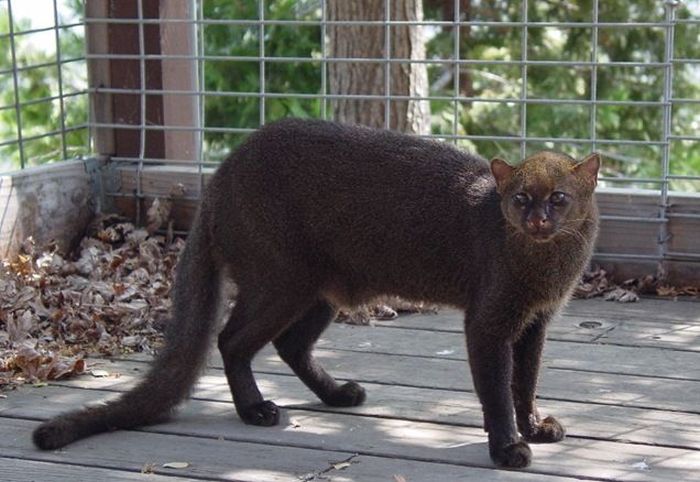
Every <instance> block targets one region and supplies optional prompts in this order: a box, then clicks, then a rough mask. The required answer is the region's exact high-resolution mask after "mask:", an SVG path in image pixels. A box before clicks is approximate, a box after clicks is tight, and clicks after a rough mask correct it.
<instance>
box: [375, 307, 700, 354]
mask: <svg viewBox="0 0 700 482" xmlns="http://www.w3.org/2000/svg"><path fill="white" fill-rule="evenodd" d="M668 303H672V302H668ZM630 304H633V303H630ZM679 304H681V303H680V302H679ZM683 304H686V303H683ZM687 304H692V305H697V304H698V303H687ZM608 306H610V307H611V311H612V310H613V303H608ZM648 318H649V316H648V315H647V319H637V318H634V317H632V318H625V317H623V316H620V315H618V316H617V317H613V316H610V317H607V318H606V317H604V316H603V315H599V314H595V315H588V316H581V315H578V314H575V315H574V314H572V313H571V312H569V313H568V314H564V316H560V317H559V318H557V319H556V320H555V321H554V322H553V323H552V324H551V325H550V326H549V328H548V329H547V336H548V338H549V339H550V340H558V341H570V342H578V343H593V342H595V343H599V344H611V345H620V346H630V347H637V346H640V347H655V348H666V349H674V350H681V351H692V352H700V324H698V323H697V322H696V321H688V320H685V319H681V318H680V317H679V318H678V321H675V322H674V321H672V320H671V319H665V320H650V319H648ZM462 319H463V315H462V314H461V313H460V312H458V311H455V310H450V309H443V310H441V311H440V313H439V314H438V315H437V316H435V315H431V314H414V315H407V316H402V317H400V318H399V319H396V320H388V321H379V322H377V325H380V326H387V327H391V326H396V327H401V328H413V329H419V330H428V331H446V332H455V333H456V332H459V333H462V332H463V328H462V324H463V322H462ZM588 321H596V322H599V323H601V326H600V327H598V328H584V327H581V326H579V325H580V323H582V322H588Z"/></svg>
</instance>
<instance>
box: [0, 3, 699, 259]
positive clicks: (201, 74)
mask: <svg viewBox="0 0 700 482" xmlns="http://www.w3.org/2000/svg"><path fill="white" fill-rule="evenodd" d="M204 1H205V0H195V2H196V3H195V4H194V5H195V8H194V9H193V12H192V18H145V15H144V11H143V3H144V2H143V0H138V1H137V2H136V3H137V8H138V15H137V16H136V18H86V19H84V20H81V21H80V22H79V23H75V22H69V23H66V24H59V15H58V8H59V7H58V6H57V3H60V2H57V0H54V1H53V4H54V25H53V26H52V27H48V28H30V29H27V30H25V31H21V32H20V31H16V30H14V29H13V22H12V7H11V2H10V1H9V0H8V3H7V5H8V10H9V14H10V31H9V33H7V34H1V35H0V40H2V39H8V40H9V43H10V47H11V53H12V61H13V67H12V68H11V69H4V70H0V75H3V74H8V75H13V80H14V89H15V98H14V104H11V103H8V104H7V105H0V111H3V110H9V109H15V112H16V116H17V120H18V126H17V136H16V137H15V138H12V139H0V147H2V146H15V145H16V146H17V148H18V150H19V152H20V158H21V160H22V161H21V162H22V166H24V165H25V157H26V155H25V154H26V153H25V152H24V148H23V146H24V143H25V142H27V141H28V140H32V139H37V138H41V137H45V136H52V135H60V136H61V139H62V151H63V156H64V157H66V156H67V143H66V134H67V133H68V132H71V131H72V130H76V129H81V128H85V127H86V126H85V125H79V126H67V125H65V106H64V102H65V100H66V99H67V98H69V97H74V96H77V95H81V94H84V93H85V92H87V93H88V94H90V95H91V96H92V97H95V96H94V94H97V93H99V94H116V95H120V96H126V95H134V96H139V97H138V98H139V101H138V104H139V106H140V118H139V119H138V121H135V120H130V121H127V120H118V119H114V120H113V121H112V122H98V121H96V120H95V119H92V118H90V120H89V122H88V124H87V125H88V126H89V127H90V128H91V129H92V130H93V131H94V129H95V128H105V129H124V130H137V131H138V132H139V149H138V155H137V156H136V157H133V158H132V157H128V156H121V155H120V156H115V157H113V158H112V161H113V162H115V163H117V164H119V165H132V166H135V167H136V177H137V179H136V184H135V192H133V193H120V192H113V193H108V195H110V196H114V197H120V198H123V197H133V198H135V199H136V200H137V201H136V202H137V209H136V215H137V216H141V207H142V200H143V199H146V198H147V197H148V196H149V193H147V192H145V190H144V189H145V186H144V184H143V175H144V172H145V171H146V170H147V169H149V168H150V167H152V166H156V165H174V166H178V167H179V168H183V169H184V168H186V167H188V166H190V167H192V172H193V173H195V174H196V175H197V176H198V178H199V186H200V188H201V187H203V184H204V175H205V170H204V167H206V168H207V171H206V172H209V171H210V169H209V168H210V167H213V166H215V165H216V162H213V161H211V159H209V158H207V148H208V147H209V146H208V144H207V143H208V140H207V139H208V138H207V137H205V136H206V135H208V134H221V135H224V134H226V135H244V134H247V133H250V132H253V131H254V130H255V129H254V127H255V121H257V123H259V124H260V125H262V124H264V123H265V122H266V121H267V120H268V119H269V118H271V112H272V108H273V107H274V106H275V105H276V104H274V103H273V100H274V101H275V102H277V101H278V100H280V99H281V100H292V99H298V100H304V101H314V102H318V105H319V108H318V109H319V111H318V112H320V114H318V115H320V116H321V117H323V118H329V117H332V108H331V107H332V101H335V100H339V99H351V100H368V101H379V102H383V106H384V125H385V126H386V127H390V126H391V120H392V119H391V115H392V109H391V108H392V103H396V102H402V101H417V102H441V103H445V104H446V105H447V106H448V109H451V110H452V112H453V117H452V119H449V118H448V120H447V124H446V127H445V129H444V131H445V132H441V133H439V134H430V135H425V137H431V138H436V139H441V140H447V141H451V142H454V143H459V142H460V141H494V142H504V143H511V144H510V145H512V146H513V147H514V148H515V149H516V150H518V151H519V152H520V155H521V156H522V157H525V156H526V154H527V152H528V149H529V148H532V146H533V145H535V144H547V145H560V144H568V145H574V146H580V147H585V148H587V149H588V148H590V149H591V150H603V151H604V150H605V149H609V148H611V149H615V148H619V147H620V146H626V147H628V148H630V150H632V148H647V149H649V150H650V151H653V152H654V153H658V169H659V172H660V174H659V176H658V177H650V175H649V174H645V175H644V176H637V177H635V176H621V177H614V176H602V177H601V178H600V180H601V181H602V182H603V183H607V185H614V186H621V185H623V186H652V187H653V188H654V189H653V190H650V192H653V193H655V194H656V198H655V201H658V207H655V208H654V210H653V211H654V212H653V214H651V215H650V214H648V213H647V214H645V215H644V216H641V215H640V216H634V215H619V216H605V217H604V219H605V221H606V222H615V223H618V222H619V223H643V224H645V225H652V226H658V249H657V250H656V252H650V253H645V254H629V253H599V255H600V257H601V258H605V257H613V258H617V259H628V258H629V259H645V260H646V259H649V260H651V259H654V260H659V259H691V258H692V259H693V260H696V258H697V259H700V255H698V254H693V253H679V252H674V251H672V250H671V249H670V248H669V242H668V241H669V236H670V235H671V233H670V229H671V228H672V226H673V223H671V222H670V220H672V219H674V218H679V219H680V218H684V219H700V214H696V213H695V212H687V213H686V212H683V213H676V212H674V210H673V207H672V206H670V205H669V204H670V201H673V193H671V192H670V191H669V189H670V187H671V182H673V186H676V185H677V184H678V183H691V182H696V181H700V173H698V174H697V175H695V174H694V173H690V174H676V173H671V160H672V158H671V156H672V150H671V149H672V147H673V146H674V145H677V144H673V143H674V142H675V143H678V142H700V136H699V135H696V134H695V133H693V132H690V133H688V132H682V131H681V132H674V131H673V128H672V127H673V122H672V121H673V114H674V110H673V108H674V106H678V105H682V104H685V105H688V106H691V107H692V106H697V105H698V104H700V99H695V98H683V97H682V95H681V94H679V93H678V92H675V95H674V75H673V74H674V69H677V68H678V67H683V66H697V65H700V59H695V58H687V55H686V56H684V55H678V56H676V54H677V53H678V52H676V51H675V50H674V37H675V35H676V28H677V26H679V25H686V26H696V25H700V19H698V18H690V19H679V18H676V11H677V9H678V7H679V3H678V2H676V1H664V0H660V1H663V2H664V8H665V15H664V17H663V18H658V19H651V21H630V22H618V21H615V22H607V21H601V19H600V17H601V16H602V15H601V12H600V8H599V7H600V4H599V1H600V0H594V1H593V2H591V5H592V7H591V8H592V11H591V17H590V21H584V22H569V21H531V20H530V17H529V13H531V12H532V8H531V7H532V2H529V1H528V0H523V1H522V2H521V3H520V5H519V7H518V10H517V15H518V17H517V20H513V21H494V20H467V19H466V18H465V14H466V13H467V12H464V11H461V2H460V0H453V9H454V13H453V16H452V18H446V19H444V20H423V19H416V20H399V19H397V18H396V17H397V14H398V13H400V12H396V11H394V12H392V10H395V9H396V8H397V5H400V2H393V0H384V1H383V2H380V3H381V4H383V8H384V13H383V17H381V16H379V17H377V18H376V19H374V20H334V19H330V18H329V9H328V5H327V2H326V1H325V0H319V8H318V10H316V12H314V13H312V14H311V15H310V17H311V18H300V19H284V20H282V19H273V18H269V17H270V16H271V15H270V14H269V13H268V12H271V11H272V9H270V8H268V7H269V6H270V5H271V1H272V0H267V1H266V0H255V1H256V3H255V8H254V10H253V12H254V13H253V14H252V15H255V16H256V17H257V18H248V19H241V18H238V19H219V18H217V19H211V18H205V9H204ZM249 1H253V0H249ZM392 2H393V3H392ZM392 17H393V18H392ZM100 24H101V25H134V26H136V27H137V28H138V37H139V38H138V45H139V51H138V53H134V54H114V53H89V54H86V55H85V56H84V57H78V58H63V55H62V52H61V51H60V45H59V40H60V38H59V32H60V31H64V30H66V29H70V28H76V27H80V26H84V25H100ZM163 24H173V25H178V24H180V25H190V26H192V28H194V29H196V30H195V31H196V37H197V45H196V49H195V51H194V52H186V53H173V52H172V51H169V52H167V53H162V52H161V53H147V50H148V51H150V50H151V49H147V48H146V47H147V42H148V39H146V38H145V36H144V28H148V29H150V28H156V27H157V26H158V25H163ZM146 26H149V27H146ZM216 26H225V27H244V28H248V29H251V32H252V34H253V36H254V37H257V42H258V46H257V47H256V48H255V50H253V51H252V52H251V53H252V54H253V55H235V56H234V55H223V54H220V53H207V51H206V49H205V45H204V42H205V38H206V35H205V29H207V28H208V27H216ZM334 26H346V27H347V26H363V27H376V28H377V29H379V28H382V29H383V36H382V37H381V40H380V42H381V44H382V45H381V48H382V49H383V53H382V54H381V55H378V56H376V57H374V58H364V57H363V58H356V57H332V56H331V55H329V53H332V52H329V49H328V46H327V43H328V29H329V27H334ZM273 27H314V28H318V32H319V33H318V36H317V37H316V34H314V36H315V37H316V38H318V46H317V48H316V49H314V53H313V54H311V55H309V56H284V57H283V56H280V55H279V54H276V53H275V50H274V49H273V48H271V38H272V37H271V36H272V35H274V32H275V30H276V29H275V28H273ZM402 27H421V28H424V29H435V30H439V29H442V31H445V32H447V31H449V32H451V35H452V37H451V39H449V41H450V43H451V48H452V52H451V55H446V56H445V57H446V58H426V59H411V58H402V57H394V56H393V55H392V42H393V43H395V37H393V38H392V35H396V34H395V32H396V31H398V30H399V29H400V28H402ZM478 28H499V29H500V28H505V29H512V30H513V34H514V35H515V36H519V39H520V43H521V44H520V52H519V54H518V53H516V54H515V55H514V58H509V57H505V56H504V57H503V58H463V57H467V56H466V55H465V54H464V52H462V51H461V44H462V43H464V38H461V37H462V36H463V35H462V32H464V30H462V29H478ZM546 28H551V29H573V30H576V29H589V30H590V36H589V35H588V32H585V33H583V35H584V36H585V38H587V39H588V38H590V44H591V51H590V57H587V58H585V59H580V60H576V59H572V58H561V59H541V58H531V57H535V56H536V55H535V54H534V53H533V51H532V50H531V47H532V46H531V45H530V44H529V41H532V35H533V34H534V33H535V29H546ZM253 29H257V32H255V30H253ZM518 29H520V30H518ZM604 29H607V32H610V31H613V30H618V29H622V30H623V31H624V30H628V29H657V30H659V31H661V30H663V32H664V49H663V58H662V59H655V61H650V62H646V61H640V60H639V59H637V58H633V59H631V60H619V59H615V60H610V59H608V58H606V57H605V55H601V52H602V47H601V45H602V37H601V35H602V33H603V31H604ZM51 30H53V31H54V35H55V38H56V44H57V52H56V56H55V58H54V59H52V60H51V62H38V63H36V64H28V65H22V66H19V65H17V59H16V56H15V38H16V37H17V36H20V35H22V36H31V35H32V34H39V33H41V32H48V31H51ZM256 33H257V35H255V34H256ZM582 38H583V37H582ZM394 47H395V46H394ZM394 50H396V49H394ZM85 59H87V61H97V60H132V61H137V62H138V64H139V86H138V88H122V87H119V86H93V87H91V88H89V89H87V90H86V91H77V92H64V90H70V89H66V88H65V86H64V85H63V84H64V82H63V81H62V74H61V68H62V67H63V66H65V65H66V64H69V63H77V62H80V61H83V60H85ZM169 60H187V61H190V62H191V63H192V64H193V65H196V66H197V69H198V72H197V83H198V85H197V86H196V87H194V88H193V89H179V90H173V89H167V88H155V87H148V86H147V84H146V80H147V79H146V77H147V76H146V67H147V64H148V63H149V62H152V61H155V62H157V61H164V62H163V64H161V65H165V61H169ZM217 62H221V63H223V62H225V63H227V64H233V65H235V64H236V63H255V64H256V65H257V69H256V70H257V76H258V79H257V82H258V85H257V86H252V87H251V88H250V90H251V91H250V92H245V91H230V90H222V91H217V90H212V88H211V87H209V89H207V86H206V84H205V79H206V77H205V72H206V71H207V69H208V68H211V66H213V65H215V63H217ZM332 63H348V64H360V63H364V64H377V65H378V66H380V67H379V68H380V69H381V71H382V72H383V75H384V80H383V83H382V84H380V85H381V87H380V89H379V91H378V92H376V93H374V94H361V95H360V94H332V93H330V92H329V91H330V86H329V83H330V79H329V66H330V65H331V64H332ZM285 64H287V66H288V64H293V65H298V66H301V67H303V68H306V67H308V66H309V65H313V66H314V68H315V67H318V69H319V78H318V80H319V84H318V85H317V87H316V89H318V91H317V92H292V91H291V88H286V87H282V88H279V87H275V86H274V85H275V84H274V83H273V82H272V80H273V79H274V77H273V73H274V70H273V68H274V67H275V66H277V65H285ZM410 64H424V65H426V66H427V67H439V68H442V69H444V71H445V72H447V73H448V74H450V73H451V77H452V78H451V79H450V81H451V86H450V81H448V83H447V84H446V85H447V86H448V87H447V90H442V91H440V93H435V92H431V93H430V94H426V95H395V94H394V93H393V92H392V91H391V77H392V74H394V75H396V73H397V72H398V71H400V70H401V69H402V68H403V67H404V66H405V65H410ZM44 67H49V68H57V69H59V77H58V84H59V85H58V89H59V92H58V95H52V96H49V97H44V98H42V99H30V100H21V99H20V96H19V94H18V74H20V75H21V73H22V72H27V71H31V70H33V69H40V68H44ZM536 67H560V68H566V69H571V71H573V72H576V75H578V76H580V77H582V78H584V79H585V81H586V83H588V82H590V88H589V91H588V92H587V93H586V94H584V95H582V94H577V93H576V92H575V91H574V90H573V89H571V91H570V95H568V96H567V97H571V98H553V97H552V96H551V95H549V96H548V94H547V93H545V95H543V96H541V97H537V96H536V95H535V93H533V92H532V91H528V83H530V84H532V79H533V78H534V77H533V76H534V75H535V73H534V72H535V68H536ZM476 68H483V69H485V70H488V69H498V68H512V70H513V71H515V72H519V76H520V79H519V82H520V85H519V86H517V85H516V87H515V89H516V90H515V92H514V93H508V95H509V96H515V97H509V96H506V95H502V96H498V97H488V96H486V95H476V94H472V93H471V92H462V90H461V89H462V87H461V85H460V81H461V80H464V78H463V76H465V75H467V74H466V73H465V71H466V70H465V71H463V70H462V69H476ZM606 69H638V71H639V72H654V73H656V74H658V75H663V85H662V92H661V95H660V96H659V99H658V100H654V98H652V100H645V101H636V100H612V99H606V98H604V97H605V95H604V94H603V92H604V90H603V89H602V88H599V87H600V82H601V79H602V78H604V77H603V76H604V74H605V73H606V72H607V70H606ZM163 75H167V73H166V72H164V73H163ZM517 75H518V74H517V73H516V74H515V76H517ZM528 76H530V77H531V78H530V82H528ZM149 83H151V85H155V83H152V82H150V81H149ZM256 87H257V88H256ZM274 90H280V91H274ZM446 92H447V93H446ZM450 93H451V94H452V95H450ZM463 94H464V95H463ZM149 96H154V97H155V98H161V99H163V102H165V99H166V97H167V98H169V99H172V96H190V97H192V98H196V99H197V100H198V110H197V115H198V117H199V122H198V123H197V125H196V126H194V127H193V126H190V125H188V126H179V125H167V124H165V123H159V124H155V123H154V124H149V122H150V121H151V117H150V116H147V112H148V108H149V104H150V102H147V99H148V98H149ZM601 97H603V98H601ZM229 98H230V99H242V100H244V99H251V101H250V103H251V104H253V103H254V102H256V101H257V102H258V108H259V113H258V114H259V115H258V116H257V119H253V124H252V125H245V126H241V127H237V126H236V123H235V119H231V121H230V124H227V125H213V122H212V121H211V119H207V118H206V114H207V112H208V110H207V107H210V106H211V105H212V104H210V103H216V102H224V99H229ZM54 101H58V103H59V104H60V110H61V129H60V130H58V131H56V130H52V131H51V132H46V133H41V134H39V135H33V136H32V137H27V136H26V132H23V131H22V123H21V109H22V108H23V107H24V106H28V105H34V104H38V103H41V102H54ZM171 101H172V100H171ZM176 102H177V99H176ZM478 103H483V104H484V105H487V104H488V105H491V106H498V107H500V106H504V107H506V108H509V107H512V108H513V112H514V115H517V116H518V119H517V120H516V121H515V122H514V126H513V128H512V131H513V132H498V133H494V134H492V135H480V134H474V133H470V132H466V133H464V132H463V131H462V129H461V123H460V121H461V120H462V119H460V117H463V116H464V114H465V112H466V107H465V106H467V105H475V104H478ZM538 106H562V107H572V106H573V107H576V108H580V109H581V110H583V109H589V110H588V112H586V113H585V114H584V115H583V116H582V125H583V126H584V129H583V132H584V133H587V135H586V134H581V136H582V137H585V138H580V137H572V136H571V135H568V136H565V137H564V136H557V134H558V133H557V132H556V130H554V129H553V130H552V131H551V133H550V132H548V133H547V134H551V135H547V136H542V135H535V133H536V132H535V131H533V130H532V127H533V126H532V125H530V124H529V121H530V123H531V118H532V116H533V112H535V110H536V109H537V107H538ZM604 107H635V108H645V109H651V110H653V111H654V112H658V113H659V114H660V116H659V117H660V118H661V122H660V124H661V125H660V126H659V127H660V130H659V133H658V135H657V134H654V135H653V136H651V137H649V138H647V137H641V136H640V137H638V138H626V139H615V138H614V137H615V133H607V132H603V131H602V130H601V129H600V125H599V124H600V122H601V119H602V117H601V116H602V113H603V112H604V109H603V108H604ZM447 115H449V111H448V114H447ZM253 117H255V115H253ZM528 117H530V119H528ZM553 127H556V126H553ZM528 129H529V130H528ZM149 131H156V132H166V131H167V132H180V131H182V132H187V133H193V132H194V133H197V136H196V143H197V146H198V149H195V150H196V151H197V152H198V153H199V159H198V160H197V162H193V161H192V160H191V159H157V158H153V157H146V153H147V152H148V149H147V147H148V146H147V145H146V143H147V142H148V141H149V140H150V139H152V138H151V137H150V135H147V134H148V132H149ZM576 132H579V131H576ZM531 133H532V134H531ZM577 135H578V134H577ZM183 156H184V155H183ZM684 185H688V184H684ZM188 196H189V197H188V198H187V199H190V198H191V199H192V200H195V199H197V195H194V194H193V193H188Z"/></svg>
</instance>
